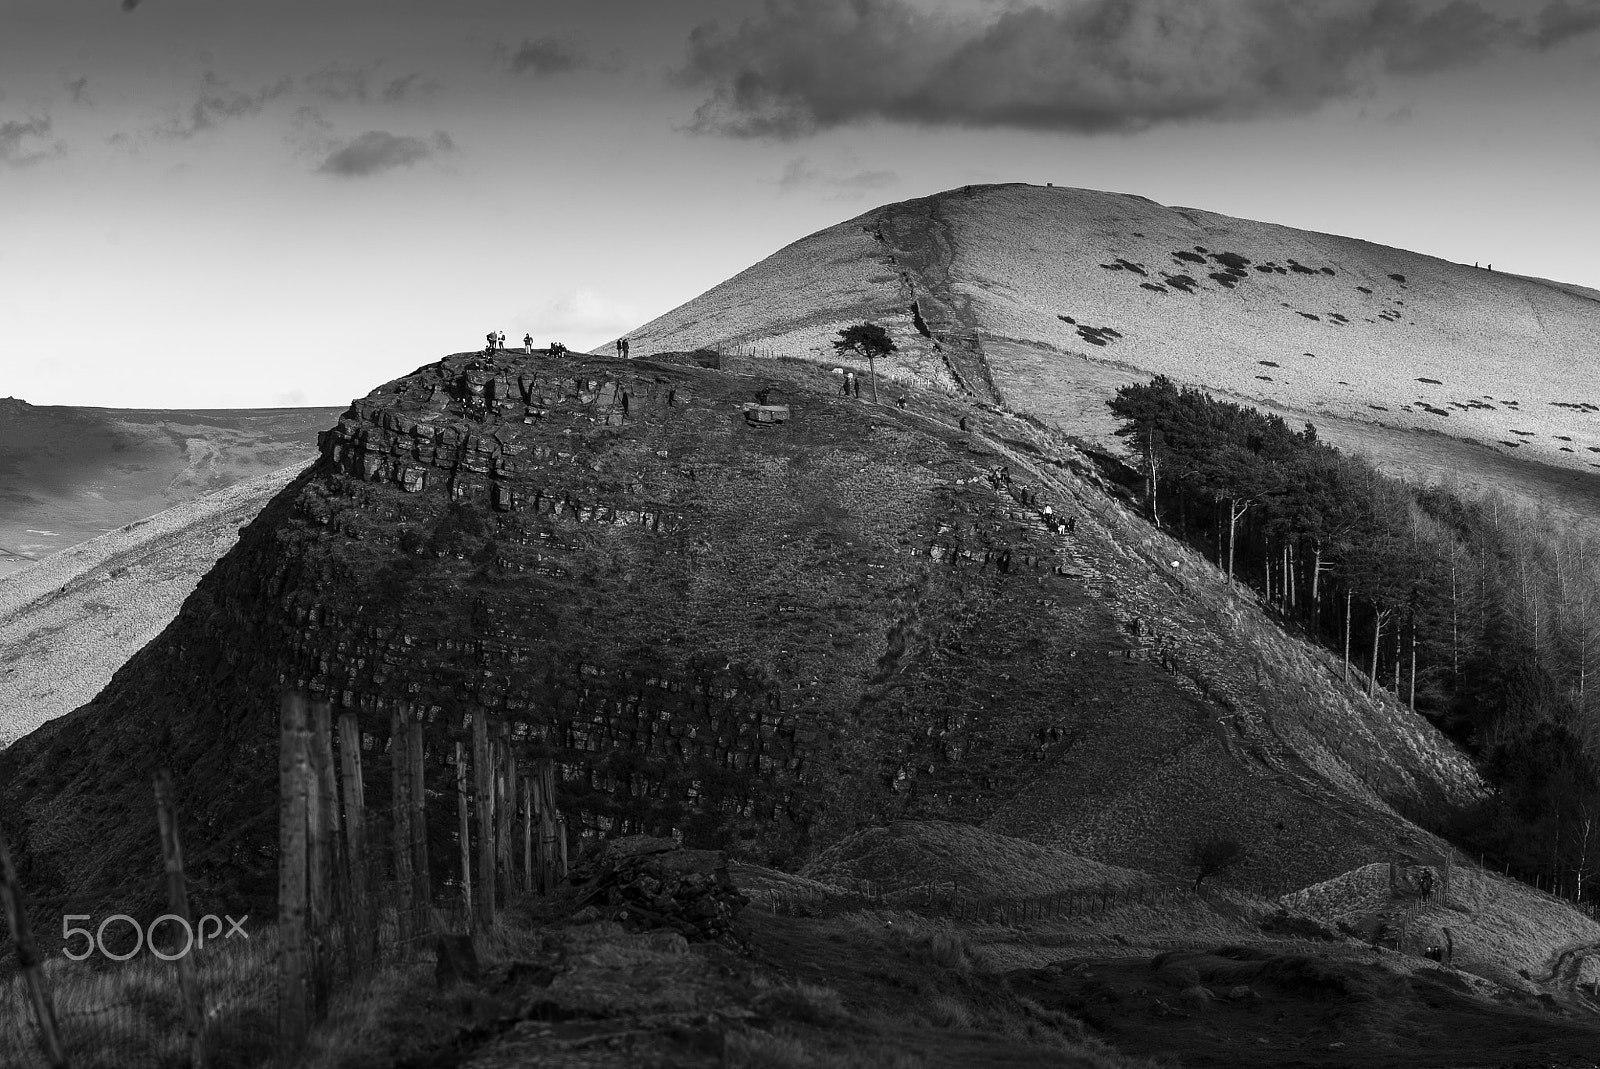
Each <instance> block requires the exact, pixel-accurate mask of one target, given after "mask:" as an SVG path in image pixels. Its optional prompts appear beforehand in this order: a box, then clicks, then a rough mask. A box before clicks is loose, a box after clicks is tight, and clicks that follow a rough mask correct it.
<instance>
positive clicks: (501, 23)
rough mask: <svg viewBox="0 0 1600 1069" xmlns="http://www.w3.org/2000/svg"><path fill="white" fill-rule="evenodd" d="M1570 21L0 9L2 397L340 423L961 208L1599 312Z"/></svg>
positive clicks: (1588, 63) (1598, 38) (869, 7)
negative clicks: (1561, 286) (1020, 189)
mask: <svg viewBox="0 0 1600 1069" xmlns="http://www.w3.org/2000/svg"><path fill="white" fill-rule="evenodd" d="M1597 102H1600V0H1554V2H1548V3H1547V2H1544V0H1478V2H1470V0H1296V2H1292V3H1290V2H1285V0H570V2H569V0H533V2H529V0H437V2H426V0H260V2H254V3H244V2H241V0H142V2H139V3H129V2H127V0H0V302H3V303H0V311H3V314H0V396H3V395H6V394H10V395H13V396H17V397H22V398H24V399H26V400H29V401H31V402H33V403H35V404H72V405H106V406H114V407H175V408H176V407H265V406H274V405H343V404H345V403H347V402H348V401H349V400H350V399H351V398H352V397H356V396H359V395H362V394H365V393H366V392H367V391H368V390H369V389H371V388H372V387H373V386H376V385H378V384H379V383H381V382H384V381H386V380H388V379H391V378H394V377H395V376H397V375H400V374H404V373H405V372H407V371H410V370H411V369H412V368H414V367H416V366H418V365H420V364H424V363H428V362H431V361H433V360H435V359H437V358H438V357H439V356H441V355H443V354H444V353H446V352H451V351H459V350H463V349H468V348H472V347H475V346H477V345H480V344H482V340H483V335H484V333H485V332H486V331H488V330H490V329H491V328H495V329H501V330H504V331H505V332H506V333H507V334H508V335H509V336H511V337H512V338H517V339H520V338H521V337H522V335H523V333H524V332H525V331H531V332H532V333H533V335H534V337H535V339H537V341H538V342H539V343H540V344H545V343H547V342H549V341H551V340H560V341H563V342H565V343H566V344H567V345H569V346H571V347H573V348H589V347H592V346H594V345H597V344H601V343H603V342H605V341H607V340H609V339H611V338H614V337H616V336H617V335H618V334H619V333H621V332H623V331H625V330H627V329H628V328H630V327H633V326H636V325H638V324H640V323H643V322H645V321H646V320H649V319H651V318H653V317H655V316H656V315H658V314H660V313H662V312H664V311H666V310H668V309H669V308H671V307H673V306H675V305H677V304H680V303H682V302H683V301H686V300H688V299H690V298H692V297H694V296H696V295H697V294H699V293H701V292H703V291H704V290H706V289H707V288H709V287H711V286H713V285H715V284H716V283H718V282H720V281H722V280H723V279H725V278H727V277H728V276H730V275H732V274H734V273H736V272H737V271H739V270H741V269H743V268H744V267H746V266H748V265H749V264H751V263H753V262H755V261H756V260H759V259H761V258H762V257H764V256H766V255H768V254H770V253H771V252H773V251H775V250H777V249H778V248H780V247H781V246H783V245H785V244H787V243H788V242H790V241H793V240H795V239H796V238H799V237H802V236H804V235H806V234H808V233H810V232H812V231H814V230H817V229H820V228H822V227H825V226H829V225H831V224H833V223H836V222H839V221H840V220H843V219H847V218H849V217H851V216H853V215H856V214H859V213H860V212H862V211H865V210H867V209H868V208H871V207H873V206H875V205H877V204H882V203H887V202H890V201H896V200H902V199H905V198H908V197H915V196H921V195H925V194H928V193H932V192H935V191H938V190H941V189H948V188H950V187H952V186H958V185H963V184H967V183H974V182H1010V181H1025V182H1035V183H1040V184H1043V183H1044V182H1054V183H1056V184H1057V185H1070V186H1084V187H1088V188H1093V189H1107V190H1117V191H1123V192H1130V193H1138V194H1141V195H1143V196H1147V197H1150V198H1152V199H1154V200H1157V201H1160V202H1162V203H1164V204H1171V205H1185V206H1192V207H1199V208H1205V209H1209V210H1213V211H1219V212H1224V213H1227V214H1230V215H1239V216H1245V217H1249V218H1255V219H1262V220H1266V221H1269V222H1275V223H1283V224H1287V225H1290V226H1297V227H1302V228H1306V229H1310V230H1321V231H1329V232H1334V233H1340V234H1348V235H1352V236H1355V237H1361V238H1366V239H1369V240H1373V241H1378V242H1382V243H1384V244H1388V245H1396V246H1401V247H1404V248H1410V249H1414V250H1417V251H1420V252H1426V253H1430V254H1433V255H1437V256H1443V257H1446V258H1449V259H1454V260H1459V261H1463V262H1467V263H1471V262H1473V261H1483V262H1493V263H1494V264H1495V265H1496V267H1497V268H1498V269H1502V270H1509V271H1517V272H1522V273H1526V274H1536V275H1543V276H1545V277H1550V278H1556V279H1560V280H1564V281H1569V282H1576V283H1580V284H1583V285H1587V286H1592V287H1596V288H1600V253H1597V251H1596V250H1597V249H1600V204H1597V200H1596V195H1595V191H1596V189H1597V188H1600V107H1597V106H1596V105H1597Z"/></svg>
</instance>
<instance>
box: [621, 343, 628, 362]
mask: <svg viewBox="0 0 1600 1069" xmlns="http://www.w3.org/2000/svg"><path fill="white" fill-rule="evenodd" d="M622 359H624V360H626V359H628V339H627V338H623V339H622Z"/></svg>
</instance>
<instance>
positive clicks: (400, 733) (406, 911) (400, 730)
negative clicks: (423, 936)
mask: <svg viewBox="0 0 1600 1069" xmlns="http://www.w3.org/2000/svg"><path fill="white" fill-rule="evenodd" d="M406 715H407V714H406V713H405V712H402V711H401V707H400V706H399V705H398V704H397V705H396V706H395V708H394V709H393V710H391V711H390V713H389V761H390V768H391V770H392V775H391V778H390V791H389V808H390V811H391V813H390V823H391V826H392V827H393V829H394V830H393V833H392V834H391V835H390V839H391V841H392V844H393V846H394V883H395V887H394V895H395V899H394V901H395V925H396V935H397V937H398V938H399V941H400V945H401V947H402V948H403V949H402V951H401V953H402V955H404V954H407V953H409V947H410V945H411V920H412V915H413V910H414V908H415V907H414V904H413V902H412V900H411V896H412V882H411V881H412V877H411V791H410V789H409V788H408V787H407V785H406V780H407V779H408V778H409V777H408V775H407V773H408V772H409V771H410V768H411V763H410V761H409V760H408V759H407V757H406V749H407V747H406V738H407V736H406Z"/></svg>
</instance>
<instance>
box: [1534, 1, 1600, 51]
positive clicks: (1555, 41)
mask: <svg viewBox="0 0 1600 1069" xmlns="http://www.w3.org/2000/svg"><path fill="white" fill-rule="evenodd" d="M1595 30H1600V0H1589V2H1586V3H1576V4H1573V3H1568V2H1566V0H1555V2H1554V3H1551V4H1546V5H1545V7H1544V9H1543V10H1542V11H1540V12H1539V18H1538V20H1537V21H1536V22H1535V23H1534V29H1533V45H1534V47H1535V48H1539V49H1541V50H1543V49H1550V48H1554V47H1555V46H1556V45H1559V44H1564V43H1566V42H1567V41H1570V40H1572V38H1574V37H1580V36H1582V35H1583V34H1586V33H1593V32H1594V31H1595Z"/></svg>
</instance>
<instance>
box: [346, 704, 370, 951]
mask: <svg viewBox="0 0 1600 1069" xmlns="http://www.w3.org/2000/svg"><path fill="white" fill-rule="evenodd" d="M339 765H340V768H341V769H342V770H343V773H344V836H345V857H346V861H347V868H348V872H349V875H348V876H347V878H346V882H347V883H348V885H349V887H350V901H349V903H348V908H349V910H350V926H351V931H352V940H351V942H352V945H353V949H354V950H355V952H356V955H357V957H358V958H359V959H360V963H361V965H362V966H367V965H370V964H371V963H372V961H373V959H374V958H376V957H377V953H376V947H375V945H374V940H375V939H376V937H377V931H376V928H375V926H374V925H373V923H372V918H371V914H370V911H369V906H370V903H371V895H372V876H371V873H370V872H369V870H368V868H367V816H366V804H367V791H366V785H365V784H364V783H363V782H362V779H361V725H360V723H359V721H358V720H357V719H356V714H355V712H354V711H353V710H352V711H349V712H343V713H340V714H339Z"/></svg>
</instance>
